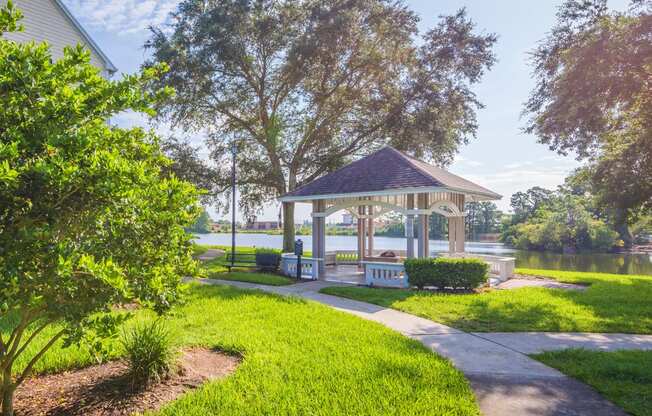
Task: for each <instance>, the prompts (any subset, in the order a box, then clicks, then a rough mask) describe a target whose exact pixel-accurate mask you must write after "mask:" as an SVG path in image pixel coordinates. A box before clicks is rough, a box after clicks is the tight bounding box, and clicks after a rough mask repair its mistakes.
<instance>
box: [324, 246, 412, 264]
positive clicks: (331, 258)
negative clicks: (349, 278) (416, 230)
mask: <svg viewBox="0 0 652 416" xmlns="http://www.w3.org/2000/svg"><path fill="white" fill-rule="evenodd" d="M386 251H391V252H393V253H394V254H396V256H397V257H403V258H404V257H406V256H407V251H406V250H387V249H377V250H374V251H373V255H374V257H380V255H381V254H382V253H384V252H386ZM325 257H326V258H325V262H326V266H337V265H339V264H358V261H359V259H358V251H357V250H332V251H327V252H326V256H325Z"/></svg>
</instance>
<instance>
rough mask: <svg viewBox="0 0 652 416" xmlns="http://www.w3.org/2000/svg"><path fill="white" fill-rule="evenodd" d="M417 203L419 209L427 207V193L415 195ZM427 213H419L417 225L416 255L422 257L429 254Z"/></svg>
mask: <svg viewBox="0 0 652 416" xmlns="http://www.w3.org/2000/svg"><path fill="white" fill-rule="evenodd" d="M417 205H418V208H419V209H423V210H425V209H428V194H418V195H417ZM428 217H429V215H428V214H423V213H422V214H419V227H418V230H419V231H418V234H417V246H418V247H417V257H420V258H424V257H428V255H429V254H430V248H429V244H428V243H429V241H428V219H429V218H428Z"/></svg>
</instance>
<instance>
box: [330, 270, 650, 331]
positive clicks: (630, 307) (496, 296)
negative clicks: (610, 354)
mask: <svg viewBox="0 0 652 416" xmlns="http://www.w3.org/2000/svg"><path fill="white" fill-rule="evenodd" d="M517 273H521V274H531V275H539V276H547V277H550V278H554V279H557V280H559V281H563V282H568V283H583V284H588V285H590V286H589V287H588V289H586V290H585V291H574V290H560V289H544V288H522V289H515V290H490V291H486V292H482V293H474V294H440V293H431V292H425V291H421V292H420V291H415V290H405V289H377V288H363V287H329V288H325V289H322V292H323V293H327V294H331V295H337V296H342V297H347V298H351V299H357V300H361V301H365V302H370V303H375V304H377V305H381V306H385V307H390V308H395V309H399V310H402V311H405V312H408V313H412V314H414V315H418V316H422V317H425V318H428V319H432V320H433V321H437V322H441V323H444V324H446V325H450V326H453V327H456V328H459V329H462V330H465V331H478V332H494V331H506V332H515V331H559V332H572V331H579V332H625V333H639V334H650V333H652V313H651V311H652V309H651V306H650V299H652V276H631V275H629V276H628V275H618V274H601V273H581V272H560V271H553V270H530V269H518V270H517Z"/></svg>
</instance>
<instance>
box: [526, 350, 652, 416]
mask: <svg viewBox="0 0 652 416" xmlns="http://www.w3.org/2000/svg"><path fill="white" fill-rule="evenodd" d="M532 357H533V358H535V359H537V360H539V361H541V362H543V363H544V364H546V365H549V366H551V367H554V368H556V369H558V370H560V371H561V372H562V373H564V374H567V375H569V376H571V377H574V378H576V379H578V380H580V381H583V382H584V383H586V384H589V385H591V386H593V387H594V388H595V389H596V390H597V391H599V392H600V393H601V394H603V395H604V396H605V397H606V398H607V399H609V400H611V401H612V402H614V403H615V404H617V405H618V406H620V407H622V408H623V409H625V411H627V412H628V413H630V414H632V415H636V416H651V415H652V351H614V352H604V351H588V350H574V349H571V350H564V351H556V352H546V353H543V354H537V355H533V356H532Z"/></svg>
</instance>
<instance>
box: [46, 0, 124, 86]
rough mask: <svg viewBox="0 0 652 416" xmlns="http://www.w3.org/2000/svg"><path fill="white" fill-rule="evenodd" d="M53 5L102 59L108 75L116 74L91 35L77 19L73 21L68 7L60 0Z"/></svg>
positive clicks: (114, 68)
mask: <svg viewBox="0 0 652 416" xmlns="http://www.w3.org/2000/svg"><path fill="white" fill-rule="evenodd" d="M54 4H56V5H57V6H58V7H59V8H60V9H61V11H62V12H63V14H64V15H66V17H67V18H68V20H70V23H72V25H73V26H74V27H75V29H77V31H78V32H79V33H80V34H81V36H82V38H84V40H85V41H86V43H87V44H88V45H89V46H90V47H91V48H93V50H94V51H95V53H97V54H98V55H99V56H100V57H101V58H102V60H103V61H104V64H105V65H106V70H107V71H109V73H114V72H116V71H117V70H118V68H116V66H115V65H113V62H111V60H110V59H109V57H108V56H106V54H105V53H104V52H103V51H102V49H100V47H99V45H98V44H97V43H95V41H94V40H93V38H92V37H91V35H89V34H88V32H86V30H85V29H84V27H83V26H82V25H81V23H79V21H78V20H77V19H75V16H73V14H72V13H71V12H70V10H68V7H66V5H65V4H63V1H62V0H54Z"/></svg>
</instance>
